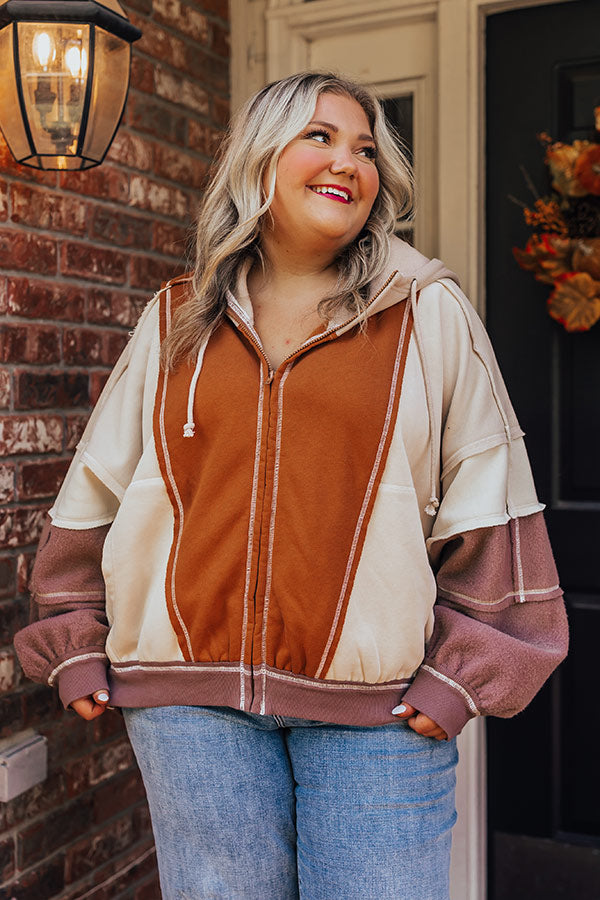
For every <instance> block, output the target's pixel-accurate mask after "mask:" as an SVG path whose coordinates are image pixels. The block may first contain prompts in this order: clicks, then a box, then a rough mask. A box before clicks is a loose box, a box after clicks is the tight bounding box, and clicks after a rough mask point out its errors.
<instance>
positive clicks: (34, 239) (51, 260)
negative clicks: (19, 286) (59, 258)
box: [0, 228, 56, 275]
mask: <svg viewBox="0 0 600 900" xmlns="http://www.w3.org/2000/svg"><path fill="white" fill-rule="evenodd" d="M0 268H3V269H21V270H23V271H25V272H38V273H40V272H43V273H44V274H45V275H50V274H53V273H55V272H56V241H55V240H51V239H50V238H46V237H42V235H40V234H33V233H31V232H28V231H16V230H13V229H8V228H0Z"/></svg>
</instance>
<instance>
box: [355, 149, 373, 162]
mask: <svg viewBox="0 0 600 900" xmlns="http://www.w3.org/2000/svg"><path fill="white" fill-rule="evenodd" d="M358 152H359V153H361V154H362V155H363V156H365V158H366V159H371V160H373V161H375V160H376V159H377V147H361V148H360V150H359V151H358Z"/></svg>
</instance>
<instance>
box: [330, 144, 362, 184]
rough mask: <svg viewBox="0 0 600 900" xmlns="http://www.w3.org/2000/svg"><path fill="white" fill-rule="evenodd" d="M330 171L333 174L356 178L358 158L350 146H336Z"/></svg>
mask: <svg viewBox="0 0 600 900" xmlns="http://www.w3.org/2000/svg"><path fill="white" fill-rule="evenodd" d="M329 171H330V172H331V174H332V175H348V176H349V177H350V178H354V176H355V175H356V159H355V158H354V154H353V153H352V150H351V149H350V147H336V149H335V153H334V156H333V159H332V160H331V163H330V165H329Z"/></svg>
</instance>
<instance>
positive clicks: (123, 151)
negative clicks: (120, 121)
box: [107, 128, 154, 172]
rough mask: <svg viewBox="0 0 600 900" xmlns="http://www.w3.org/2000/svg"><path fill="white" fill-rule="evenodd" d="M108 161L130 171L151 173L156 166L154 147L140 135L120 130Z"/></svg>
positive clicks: (112, 145) (111, 147)
mask: <svg viewBox="0 0 600 900" xmlns="http://www.w3.org/2000/svg"><path fill="white" fill-rule="evenodd" d="M107 159H109V160H112V161H114V162H117V163H120V164H121V165H123V166H127V167H128V168H130V169H140V170H141V171H142V172H149V171H151V170H152V168H153V166H154V146H153V144H151V143H150V142H149V141H146V140H144V138H141V137H139V135H136V134H132V133H131V132H130V131H126V130H125V129H124V128H119V130H118V131H117V134H116V135H115V139H114V141H113V142H112V144H111V145H110V150H109V151H108V156H107Z"/></svg>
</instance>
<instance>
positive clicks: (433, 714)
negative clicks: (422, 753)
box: [402, 669, 475, 738]
mask: <svg viewBox="0 0 600 900" xmlns="http://www.w3.org/2000/svg"><path fill="white" fill-rule="evenodd" d="M458 688H459V686H458V685H457V688H456V689H455V688H453V687H452V685H450V684H448V683H447V682H445V681H442V680H441V679H440V678H437V677H436V676H435V675H432V674H431V673H430V672H428V671H427V670H426V669H419V671H418V672H417V674H416V676H415V680H414V681H413V683H412V684H411V686H410V687H409V689H408V690H407V692H406V693H405V694H404V696H403V697H402V702H403V703H404V702H406V703H410V705H411V706H414V708H415V709H418V710H419V712H422V713H425V715H426V716H429V718H430V719H433V721H434V722H436V723H437V724H438V725H439V726H440V727H441V728H443V729H444V731H445V732H446V734H447V735H448V738H453V737H456V735H457V734H459V733H460V732H461V731H462V729H463V728H464V727H465V725H466V724H467V722H468V721H469V719H472V718H473V716H474V715H475V713H474V712H473V711H472V710H471V709H469V705H468V703H467V700H466V699H465V698H464V697H463V695H462V694H461V692H460V690H459V689H458Z"/></svg>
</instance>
